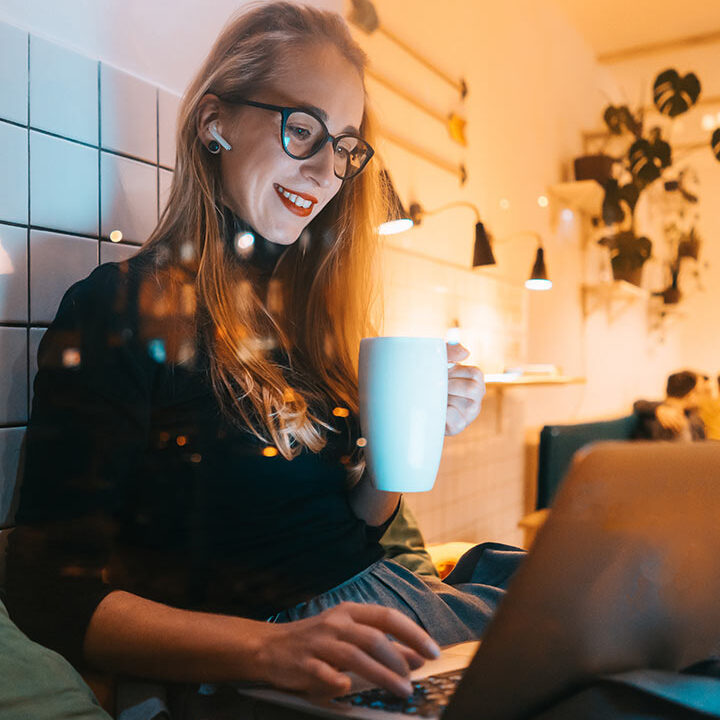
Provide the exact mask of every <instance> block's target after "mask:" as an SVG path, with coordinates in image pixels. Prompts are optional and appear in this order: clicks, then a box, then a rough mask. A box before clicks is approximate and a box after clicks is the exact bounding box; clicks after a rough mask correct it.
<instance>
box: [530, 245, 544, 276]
mask: <svg viewBox="0 0 720 720" xmlns="http://www.w3.org/2000/svg"><path fill="white" fill-rule="evenodd" d="M530 279H531V280H547V279H548V274H547V268H546V267H545V250H543V248H541V247H539V248H538V249H537V254H536V255H535V264H534V265H533V268H532V272H531V273H530Z"/></svg>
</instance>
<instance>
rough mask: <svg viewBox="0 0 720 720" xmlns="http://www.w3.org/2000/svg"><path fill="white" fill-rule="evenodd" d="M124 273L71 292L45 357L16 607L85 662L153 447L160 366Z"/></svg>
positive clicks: (14, 552)
mask: <svg viewBox="0 0 720 720" xmlns="http://www.w3.org/2000/svg"><path fill="white" fill-rule="evenodd" d="M126 289H127V288H126V279H125V278H123V277H122V272H121V270H120V268H119V266H117V265H104V266H101V267H100V268H98V269H96V270H95V271H94V272H93V273H92V275H91V276H90V277H89V278H88V279H87V280H85V281H82V282H80V283H77V284H76V285H74V286H73V287H71V288H70V289H69V290H68V291H67V293H66V294H65V296H64V298H63V300H62V303H61V305H60V307H59V310H58V312H57V315H56V318H55V320H54V322H53V323H52V325H51V327H50V328H49V329H48V330H47V332H46V333H45V335H44V336H43V339H42V342H41V344H40V348H39V353H38V366H39V369H38V374H37V376H36V380H35V384H34V398H33V407H32V413H31V418H30V422H29V425H28V430H27V437H26V451H25V458H26V462H25V466H24V473H23V478H22V486H21V496H20V503H19V507H18V512H17V517H16V522H17V528H16V529H15V530H14V531H13V533H12V534H11V536H10V541H9V547H8V559H7V563H8V565H7V589H6V590H7V604H8V608H9V611H10V614H11V616H12V617H13V619H14V620H15V621H16V623H17V624H18V625H19V626H20V627H21V628H23V629H25V631H26V632H27V633H28V634H29V635H30V636H31V638H32V639H33V640H36V641H38V642H40V643H41V644H43V645H46V646H48V647H51V648H53V649H55V650H57V651H59V652H60V653H61V654H63V655H65V656H66V657H67V658H69V659H70V660H71V661H72V662H73V663H74V664H75V665H76V666H80V665H81V664H82V660H81V658H82V640H83V638H84V633H85V629H86V628H87V624H88V622H89V620H90V617H91V615H92V613H93V611H94V610H95V608H96V607H97V605H98V604H99V603H100V601H101V600H102V598H103V597H104V596H105V595H106V594H107V593H108V592H110V591H111V590H112V586H111V585H109V584H108V583H107V582H105V581H104V580H103V575H104V574H105V575H106V573H104V568H106V567H107V564H108V561H109V557H110V550H111V546H112V543H113V538H114V536H115V533H116V525H117V518H118V516H119V515H120V514H121V513H122V511H123V506H124V505H125V504H126V502H127V497H126V491H127V481H126V480H127V478H129V477H132V475H133V474H134V473H135V472H136V471H137V467H138V464H139V462H140V457H141V453H142V451H143V449H144V448H145V446H146V445H147V441H148V432H149V423H150V393H151V385H152V380H153V376H154V372H155V371H156V363H154V361H153V360H152V358H150V357H149V355H148V354H147V352H144V351H143V349H142V347H141V345H140V343H139V342H138V339H137V337H136V331H137V328H136V327H134V324H133V323H132V322H131V316H132V308H130V307H128V293H127V292H126Z"/></svg>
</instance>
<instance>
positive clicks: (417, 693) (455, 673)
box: [335, 670, 462, 717]
mask: <svg viewBox="0 0 720 720" xmlns="http://www.w3.org/2000/svg"><path fill="white" fill-rule="evenodd" d="M461 677H462V671H459V670H450V671H448V672H444V673H438V674H437V675H429V676H428V677H426V678H422V679H420V680H413V682H412V686H413V694H412V695H411V696H410V697H409V698H399V697H397V696H396V695H393V694H392V693H391V692H388V691H387V690H382V689H381V688H373V689H372V690H364V691H363V692H359V693H353V694H351V695H344V696H343V697H339V698H335V702H339V703H349V704H350V705H355V706H361V707H369V708H373V709H374V710H385V711H386V712H399V713H404V714H405V715H416V716H417V717H437V716H439V715H440V714H441V713H442V711H443V710H444V709H445V707H446V706H447V704H448V703H449V702H450V698H451V697H452V696H453V693H454V692H455V689H456V688H457V686H458V683H459V682H460V678H461Z"/></svg>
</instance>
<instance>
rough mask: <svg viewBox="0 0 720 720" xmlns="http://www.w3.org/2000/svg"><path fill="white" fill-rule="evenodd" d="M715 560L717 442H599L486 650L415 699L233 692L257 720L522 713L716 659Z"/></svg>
mask: <svg viewBox="0 0 720 720" xmlns="http://www.w3.org/2000/svg"><path fill="white" fill-rule="evenodd" d="M718 557H720V443H713V442H705V443H659V442H632V443H631V442H607V443H598V444H596V445H593V446H590V447H589V448H588V449H586V450H584V451H581V452H580V453H579V454H578V456H577V457H576V460H575V461H574V463H573V465H572V467H571V469H570V471H569V473H568V476H567V478H566V480H565V482H564V483H563V486H562V488H561V490H560V492H559V494H558V496H557V498H556V500H555V502H554V504H553V509H552V512H551V513H550V515H549V518H548V520H547V522H546V523H545V525H544V526H543V527H542V528H541V530H540V532H539V533H538V536H537V538H536V540H535V543H534V544H533V546H532V549H531V550H530V552H529V554H528V556H527V558H526V559H525V560H524V561H523V564H522V565H521V567H520V569H519V570H518V571H517V573H516V575H515V577H514V578H513V580H512V583H511V585H510V589H509V591H508V594H507V596H506V597H505V599H504V600H503V602H502V604H501V606H500V608H499V609H498V611H497V613H496V615H495V617H494V618H493V620H492V622H491V623H490V625H489V626H488V629H487V631H486V633H485V635H484V637H483V640H482V643H477V642H476V643H463V644H461V645H456V646H452V647H449V648H446V649H444V650H443V653H442V655H441V657H440V658H438V659H437V660H433V661H429V662H426V663H425V665H423V667H421V668H419V669H418V670H416V671H415V672H414V673H413V674H412V678H411V679H412V682H413V687H414V688H415V692H414V693H413V697H412V698H411V699H410V701H407V700H404V699H398V698H393V697H392V696H391V695H390V694H389V693H387V692H386V691H383V690H381V689H378V688H368V687H367V686H364V685H363V684H362V682H360V681H359V680H358V679H357V678H353V691H352V692H351V693H350V694H349V695H347V696H344V697H341V698H334V699H332V700H317V699H313V698H310V697H304V696H300V695H296V694H293V693H290V692H285V691H281V690H274V689H268V688H238V692H240V693H242V694H244V695H247V696H249V697H252V698H255V699H256V700H257V701H260V704H259V705H258V711H257V713H256V717H258V718H264V717H268V718H312V717H328V718H348V717H351V718H365V719H366V720H380V719H382V718H385V719H386V720H392V719H393V718H400V717H403V718H407V717H409V716H413V715H416V716H419V717H426V718H433V719H435V718H442V720H466V719H467V718H472V717H478V718H483V720H492V719H493V718H498V720H499V719H500V718H510V717H522V716H525V715H527V714H529V713H531V712H534V711H537V710H538V709H541V708H543V707H547V706H548V705H549V704H551V703H553V702H555V701H557V700H558V699H560V698H562V697H564V696H566V695H568V693H571V692H573V691H574V690H575V689H576V688H578V687H580V686H581V685H582V684H583V683H584V682H587V680H588V679H589V678H592V677H596V676H598V675H603V674H609V673H619V672H624V671H627V670H632V669H636V668H651V667H652V668H656V669H657V668H665V669H668V670H677V669H679V668H682V667H685V666H687V665H690V664H691V663H693V662H696V661H698V660H701V659H703V658H706V657H708V656H710V655H712V654H713V653H717V652H718V651H720V603H718V602H717V598H718V597H720V573H718V572H717V571H716V570H717V558H718ZM690 588H692V592H689V589H690ZM263 706H265V707H266V708H268V709H269V711H268V712H263V711H262V707H263ZM273 708H274V710H273ZM281 709H282V710H283V712H278V711H279V710H281Z"/></svg>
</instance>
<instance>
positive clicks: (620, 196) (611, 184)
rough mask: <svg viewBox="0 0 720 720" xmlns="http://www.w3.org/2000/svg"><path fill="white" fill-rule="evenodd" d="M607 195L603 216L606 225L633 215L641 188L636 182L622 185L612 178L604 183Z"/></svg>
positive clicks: (603, 206)
mask: <svg viewBox="0 0 720 720" xmlns="http://www.w3.org/2000/svg"><path fill="white" fill-rule="evenodd" d="M603 187H604V188H605V197H604V198H603V204H602V218H603V222H604V223H605V224H606V225H614V224H616V223H620V222H622V221H623V220H624V219H625V217H626V215H630V216H632V214H633V213H634V212H635V205H637V201H638V198H639V197H640V190H638V188H637V186H636V185H635V184H634V183H627V184H626V185H623V186H622V187H620V185H619V183H618V181H617V180H615V179H614V178H611V179H610V180H608V181H606V182H605V183H603Z"/></svg>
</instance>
